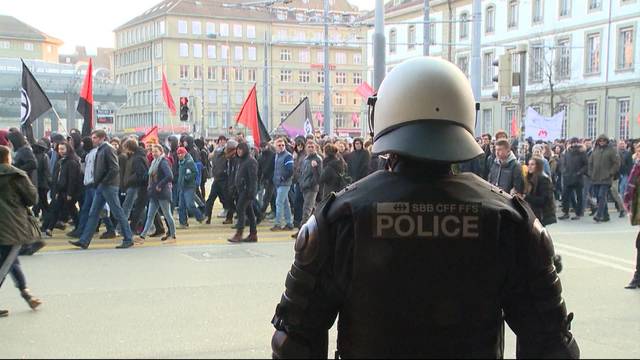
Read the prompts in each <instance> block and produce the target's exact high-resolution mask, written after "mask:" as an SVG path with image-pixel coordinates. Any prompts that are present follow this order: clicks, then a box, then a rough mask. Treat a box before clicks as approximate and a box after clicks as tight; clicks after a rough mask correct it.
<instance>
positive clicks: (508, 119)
mask: <svg viewBox="0 0 640 360" xmlns="http://www.w3.org/2000/svg"><path fill="white" fill-rule="evenodd" d="M504 115H505V116H504V121H503V122H504V124H502V128H503V129H511V123H512V122H513V121H514V120H515V122H516V124H517V123H518V108H516V107H514V106H509V107H506V108H504Z"/></svg>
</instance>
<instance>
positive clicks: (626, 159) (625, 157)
mask: <svg viewBox="0 0 640 360" xmlns="http://www.w3.org/2000/svg"><path fill="white" fill-rule="evenodd" d="M619 153H620V175H622V176H629V174H630V173H631V169H633V154H632V153H631V151H628V150H623V151H620V152H619Z"/></svg>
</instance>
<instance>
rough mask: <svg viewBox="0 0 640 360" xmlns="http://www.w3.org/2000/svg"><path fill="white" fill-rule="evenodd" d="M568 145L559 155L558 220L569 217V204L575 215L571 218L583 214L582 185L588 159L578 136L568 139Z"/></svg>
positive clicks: (578, 217)
mask: <svg viewBox="0 0 640 360" xmlns="http://www.w3.org/2000/svg"><path fill="white" fill-rule="evenodd" d="M569 144H570V145H569V147H568V148H567V150H566V151H565V152H564V153H563V154H562V156H561V157H560V172H561V174H562V187H563V189H562V212H563V215H562V216H560V218H559V219H560V220H566V219H568V218H569V205H570V204H571V206H573V209H574V211H575V215H574V216H573V217H572V218H571V219H572V220H578V219H580V217H582V216H583V215H584V204H583V201H582V200H583V196H582V195H583V194H582V192H583V187H584V177H585V176H584V175H586V174H587V169H588V166H589V161H588V158H587V152H586V149H585V148H584V146H583V145H582V144H580V140H579V139H578V138H572V139H571V140H570V141H569Z"/></svg>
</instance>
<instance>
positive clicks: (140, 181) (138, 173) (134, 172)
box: [124, 148, 149, 189]
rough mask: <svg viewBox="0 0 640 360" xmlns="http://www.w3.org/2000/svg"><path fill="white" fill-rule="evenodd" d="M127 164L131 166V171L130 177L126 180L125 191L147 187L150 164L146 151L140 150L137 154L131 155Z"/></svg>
mask: <svg viewBox="0 0 640 360" xmlns="http://www.w3.org/2000/svg"><path fill="white" fill-rule="evenodd" d="M127 162H128V163H130V164H131V171H130V172H129V173H128V177H127V178H126V179H124V185H125V189H128V188H132V187H136V188H139V187H144V186H147V182H148V179H149V175H148V174H149V163H148V161H147V155H146V154H145V153H144V150H142V149H140V148H138V150H137V151H136V152H135V153H133V154H131V157H129V160H127Z"/></svg>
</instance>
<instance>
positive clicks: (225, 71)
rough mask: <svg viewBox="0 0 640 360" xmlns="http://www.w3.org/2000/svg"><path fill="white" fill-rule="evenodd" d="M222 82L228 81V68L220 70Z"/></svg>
mask: <svg viewBox="0 0 640 360" xmlns="http://www.w3.org/2000/svg"><path fill="white" fill-rule="evenodd" d="M221 79H222V81H229V68H227V67H223V68H222V77H221Z"/></svg>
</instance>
